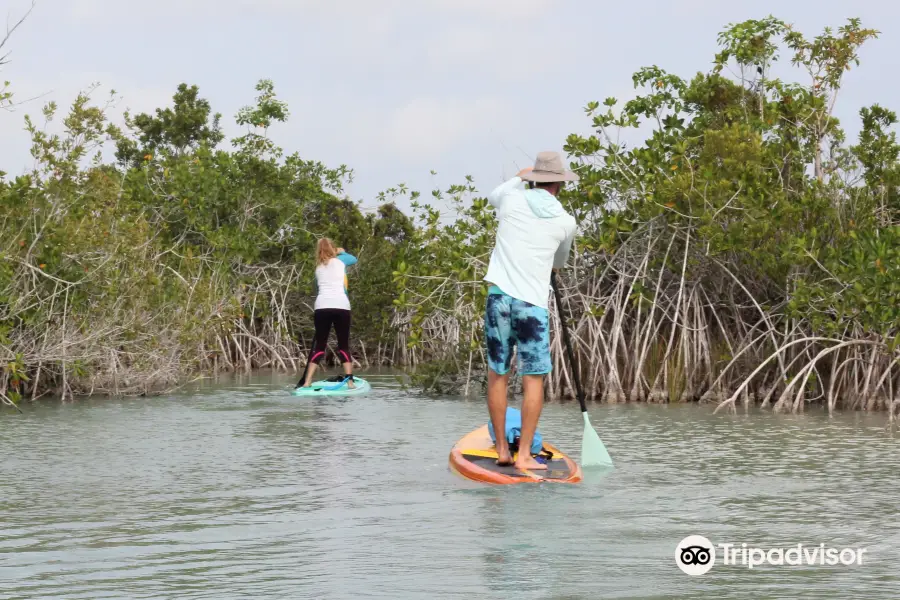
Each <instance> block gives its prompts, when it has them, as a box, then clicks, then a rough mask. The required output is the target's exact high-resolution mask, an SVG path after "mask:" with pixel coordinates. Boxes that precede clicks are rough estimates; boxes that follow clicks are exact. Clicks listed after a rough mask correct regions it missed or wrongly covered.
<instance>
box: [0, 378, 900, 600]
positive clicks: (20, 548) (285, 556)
mask: <svg viewBox="0 0 900 600" xmlns="http://www.w3.org/2000/svg"><path fill="white" fill-rule="evenodd" d="M372 379H374V380H376V381H375V389H374V391H373V393H372V394H370V395H368V396H366V397H358V398H344V399H341V398H316V399H304V398H293V397H291V396H289V395H288V393H287V391H288V389H289V386H290V384H291V383H292V382H291V381H290V380H289V378H278V377H270V378H256V379H249V380H241V381H236V382H231V383H220V384H217V385H212V386H205V387H204V389H201V390H199V391H195V392H194V393H183V394H180V395H178V396H175V397H171V398H157V399H147V400H135V401H117V400H89V401H84V402H79V403H75V404H67V405H57V404H53V403H49V402H44V403H38V404H36V405H29V406H26V407H25V414H24V415H14V414H11V413H10V414H7V413H3V414H2V415H0V419H3V427H2V429H0V450H2V451H3V455H4V456H5V457H6V460H4V462H3V463H2V466H0V511H2V512H0V514H2V515H3V521H2V528H0V584H2V586H0V589H2V590H3V594H9V596H8V597H11V598H13V597H14V598H48V597H52V598H61V599H75V598H92V599H93V598H180V599H182V598H188V599H189V598H216V599H231V598H246V597H254V598H255V597H291V598H317V599H318V598H357V597H367V598H368V597H372V598H381V597H383V598H393V599H397V598H423V597H431V596H433V597H439V598H451V599H452V598H509V597H516V598H517V599H519V598H524V599H546V598H554V599H560V600H562V599H574V598H684V597H693V596H696V595H702V596H704V595H709V596H711V597H717V598H747V597H791V598H841V599H844V598H891V597H895V596H896V594H895V593H894V589H895V587H896V583H897V578H896V576H895V575H894V571H895V568H894V565H895V564H896V559H897V558H898V552H897V548H898V543H900V527H898V526H897V525H895V524H894V523H893V519H892V517H893V516H894V515H895V514H897V512H898V509H900V500H898V495H897V494H896V489H897V483H898V476H897V473H898V466H900V464H898V463H900V458H898V456H900V455H898V453H897V441H896V439H895V438H894V437H893V435H892V434H891V433H890V431H889V430H888V429H886V428H885V426H884V422H883V419H881V418H880V417H879V416H867V415H844V416H839V417H835V418H829V417H827V416H824V415H820V414H812V413H811V414H806V415H800V416H774V415H771V414H766V413H763V414H750V415H747V414H742V413H741V414H733V415H713V414H712V413H711V410H709V409H708V408H705V407H675V406H673V407H667V406H631V405H617V406H595V407H592V408H591V421H592V423H593V424H594V425H595V427H596V428H597V429H598V431H599V432H600V434H601V436H602V437H603V439H604V441H605V443H606V444H607V446H608V447H609V449H610V452H611V453H612V454H613V457H614V458H615V460H616V463H617V468H616V469H614V470H612V471H609V472H605V473H602V474H596V473H594V474H592V473H588V475H587V479H586V481H585V483H584V484H582V485H580V486H524V487H514V488H502V487H501V488H495V487H486V486H480V485H477V484H474V483H471V482H467V481H464V480H461V479H459V478H457V477H454V476H453V475H451V474H450V473H449V472H448V470H447V463H446V461H447V454H448V452H449V449H450V447H451V446H452V445H453V443H454V442H455V441H456V439H458V438H459V437H460V436H461V435H462V434H464V433H466V432H467V431H469V430H471V429H473V428H475V427H477V426H479V425H480V424H482V423H483V422H484V420H485V418H486V415H485V407H484V404H483V402H482V401H473V400H463V399H426V398H419V397H415V396H412V395H410V394H408V393H406V392H404V391H402V390H401V389H399V387H398V386H397V384H396V383H395V382H394V380H393V378H392V376H390V375H385V376H381V377H378V376H372ZM579 412H580V411H579V410H578V405H577V404H575V403H571V402H567V403H563V404H549V405H548V406H546V407H545V410H544V414H543V416H542V421H541V430H542V432H543V433H544V435H545V437H547V438H548V439H551V440H553V441H554V443H557V445H559V446H560V447H562V448H563V449H567V450H569V451H571V452H573V453H577V450H578V447H579V445H580V441H581V430H582V420H581V415H580V414H579ZM690 534H699V535H705V536H706V537H708V538H710V539H712V540H713V541H714V542H731V543H736V544H738V545H740V544H741V543H747V544H750V545H759V546H761V547H764V548H770V547H786V546H790V545H796V544H797V543H803V544H806V545H818V544H820V543H825V544H826V545H830V546H837V547H843V546H861V547H866V548H867V549H868V554H867V560H869V561H870V562H868V563H866V564H864V565H862V566H859V567H841V566H838V567H828V566H805V567H760V568H756V569H753V570H749V569H747V568H741V567H733V566H732V567H725V566H721V567H720V566H718V565H717V566H716V567H715V568H714V570H713V571H711V572H710V573H709V574H708V575H706V576H704V577H701V578H690V577H687V576H685V575H683V574H682V573H681V572H680V571H679V570H678V569H677V567H676V566H675V564H674V551H675V546H676V544H677V543H678V542H679V541H680V540H681V539H682V538H683V537H685V536H687V535H690ZM4 597H6V596H4Z"/></svg>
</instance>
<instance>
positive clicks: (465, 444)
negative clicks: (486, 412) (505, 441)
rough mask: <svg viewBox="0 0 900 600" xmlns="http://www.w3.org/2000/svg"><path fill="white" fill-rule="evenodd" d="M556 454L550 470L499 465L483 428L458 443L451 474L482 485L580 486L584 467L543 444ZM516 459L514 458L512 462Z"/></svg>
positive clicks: (493, 448)
mask: <svg viewBox="0 0 900 600" xmlns="http://www.w3.org/2000/svg"><path fill="white" fill-rule="evenodd" d="M544 448H545V449H547V450H549V451H550V452H552V453H553V457H552V458H550V459H548V460H547V470H543V469H540V470H537V469H528V470H521V469H517V468H516V467H514V466H512V465H510V466H500V465H498V464H497V449H496V447H495V446H494V442H492V441H491V434H490V433H489V432H488V426H487V425H482V426H481V427H479V428H478V429H476V430H475V431H473V432H471V433H469V434H468V435H466V436H465V437H463V438H462V439H461V440H459V441H458V442H457V443H456V445H455V446H453V449H452V450H451V451H450V470H451V471H453V472H454V473H457V474H458V475H462V476H463V477H465V478H467V479H471V480H473V481H479V482H481V483H495V484H515V483H541V482H548V483H580V482H581V479H582V474H581V467H579V466H578V463H576V462H575V461H574V460H572V459H571V458H569V457H568V456H566V455H565V454H563V453H562V452H561V451H560V450H559V449H558V448H556V447H555V446H553V445H551V444H548V443H547V442H544ZM515 459H516V457H515V455H513V460H515Z"/></svg>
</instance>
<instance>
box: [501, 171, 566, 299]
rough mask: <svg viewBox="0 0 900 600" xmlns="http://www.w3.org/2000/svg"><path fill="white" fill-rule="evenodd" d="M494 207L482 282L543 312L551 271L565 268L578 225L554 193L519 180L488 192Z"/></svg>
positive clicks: (511, 180)
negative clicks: (491, 238) (492, 239)
mask: <svg viewBox="0 0 900 600" xmlns="http://www.w3.org/2000/svg"><path fill="white" fill-rule="evenodd" d="M488 202H490V203H491V206H493V207H494V208H496V209H497V220H498V221H499V226H498V228H497V240H496V243H495V246H494V251H493V252H492V253H491V261H490V264H489V265H488V270H487V274H486V275H485V277H484V280H485V281H487V282H490V283H492V284H494V285H496V286H497V287H499V288H500V289H501V290H502V291H503V292H505V293H506V294H509V295H510V296H512V297H513V298H517V299H519V300H524V301H525V302H529V303H531V304H534V305H535V306H540V307H542V308H547V307H548V306H549V302H548V300H549V295H550V275H551V272H552V270H553V268H554V267H555V268H562V267H563V266H565V264H566V260H567V258H568V256H569V252H570V250H571V249H572V243H573V241H574V240H575V233H576V230H577V223H576V222H575V218H574V217H573V216H572V215H570V214H568V213H567V212H566V210H565V209H564V208H563V206H562V204H560V202H559V200H557V199H556V198H555V197H554V196H553V194H551V193H549V192H547V191H546V190H542V189H539V188H535V189H527V188H526V187H525V184H524V182H523V181H522V179H520V178H519V177H513V178H512V179H510V180H509V181H507V182H505V183H503V184H501V185H500V186H498V187H497V188H496V189H495V190H494V191H492V192H491V193H490V194H488Z"/></svg>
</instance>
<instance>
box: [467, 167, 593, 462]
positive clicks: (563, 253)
mask: <svg viewBox="0 0 900 600" xmlns="http://www.w3.org/2000/svg"><path fill="white" fill-rule="evenodd" d="M577 180H578V176H577V175H575V174H574V173H572V172H571V171H567V170H565V169H564V168H563V162H562V159H561V158H560V156H559V154H558V153H556V152H541V153H539V154H538V155H537V159H536V161H535V163H534V167H527V168H525V169H522V171H520V172H519V173H518V175H516V176H515V177H513V178H512V179H510V180H509V181H507V182H505V183H503V184H502V185H500V186H499V187H497V189H495V190H494V191H493V192H491V193H490V194H489V195H488V201H489V202H490V203H491V206H493V207H494V208H495V209H496V210H497V220H498V221H499V226H498V228H497V239H496V242H495V245H494V251H493V252H492V253H491V261H490V264H489V265H488V270H487V274H486V275H485V278H484V279H485V281H486V282H487V283H489V284H491V286H490V289H489V290H488V298H487V306H486V308H485V315H484V332H485V342H486V344H487V353H488V394H487V396H488V412H489V413H490V417H491V422H492V423H493V426H494V436H495V439H496V447H497V456H498V460H497V462H498V464H511V463H512V457H511V455H510V451H509V443H508V441H507V439H506V404H507V401H506V392H507V386H508V384H509V370H510V367H511V366H512V365H511V363H512V353H513V348H514V347H515V348H517V357H518V367H519V372H520V373H521V374H522V386H523V390H524V398H523V400H522V434H521V437H520V438H519V449H520V452H519V454H518V456H517V458H516V462H515V466H516V467H517V468H520V469H546V468H547V466H546V465H544V464H541V463H539V462H537V461H536V460H535V459H534V458H533V457H532V456H531V453H530V452H529V451H528V449H529V448H531V443H532V440H533V439H534V432H535V431H536V430H537V424H538V420H539V419H540V416H541V410H542V409H543V406H544V376H545V375H547V374H548V373H550V371H551V368H552V365H551V361H550V314H549V311H548V305H549V295H550V277H551V273H552V271H553V270H554V269H559V268H562V267H563V266H564V265H565V263H566V259H567V257H568V255H569V251H570V249H571V248H572V242H573V240H574V239H575V231H576V223H575V218H574V217H572V216H571V215H570V214H568V213H567V212H566V211H565V209H564V208H563V206H562V204H560V202H559V200H557V197H558V196H559V193H560V191H562V189H563V186H564V185H565V182H567V181H577ZM525 181H529V182H532V184H531V185H530V188H526V187H525V183H524V182H525ZM523 449H524V451H523Z"/></svg>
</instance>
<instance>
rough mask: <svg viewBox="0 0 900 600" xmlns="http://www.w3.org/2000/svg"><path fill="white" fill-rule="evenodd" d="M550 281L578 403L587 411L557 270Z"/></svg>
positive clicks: (582, 410) (551, 274) (552, 273)
mask: <svg viewBox="0 0 900 600" xmlns="http://www.w3.org/2000/svg"><path fill="white" fill-rule="evenodd" d="M550 283H551V284H552V285H553V294H554V296H555V297H556V309H557V310H558V311H559V324H560V330H561V331H562V337H563V343H564V344H565V345H566V354H567V355H568V356H569V365H571V367H572V378H573V379H574V380H575V391H576V393H577V395H578V403H579V404H581V412H583V413H587V407H586V406H585V405H584V389H582V387H581V379H580V378H579V377H578V369H576V368H575V355H574V354H572V344H570V343H569V328H568V327H567V326H566V311H565V309H564V308H563V304H562V299H561V298H560V295H559V286H557V285H556V271H552V272H551V273H550Z"/></svg>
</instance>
